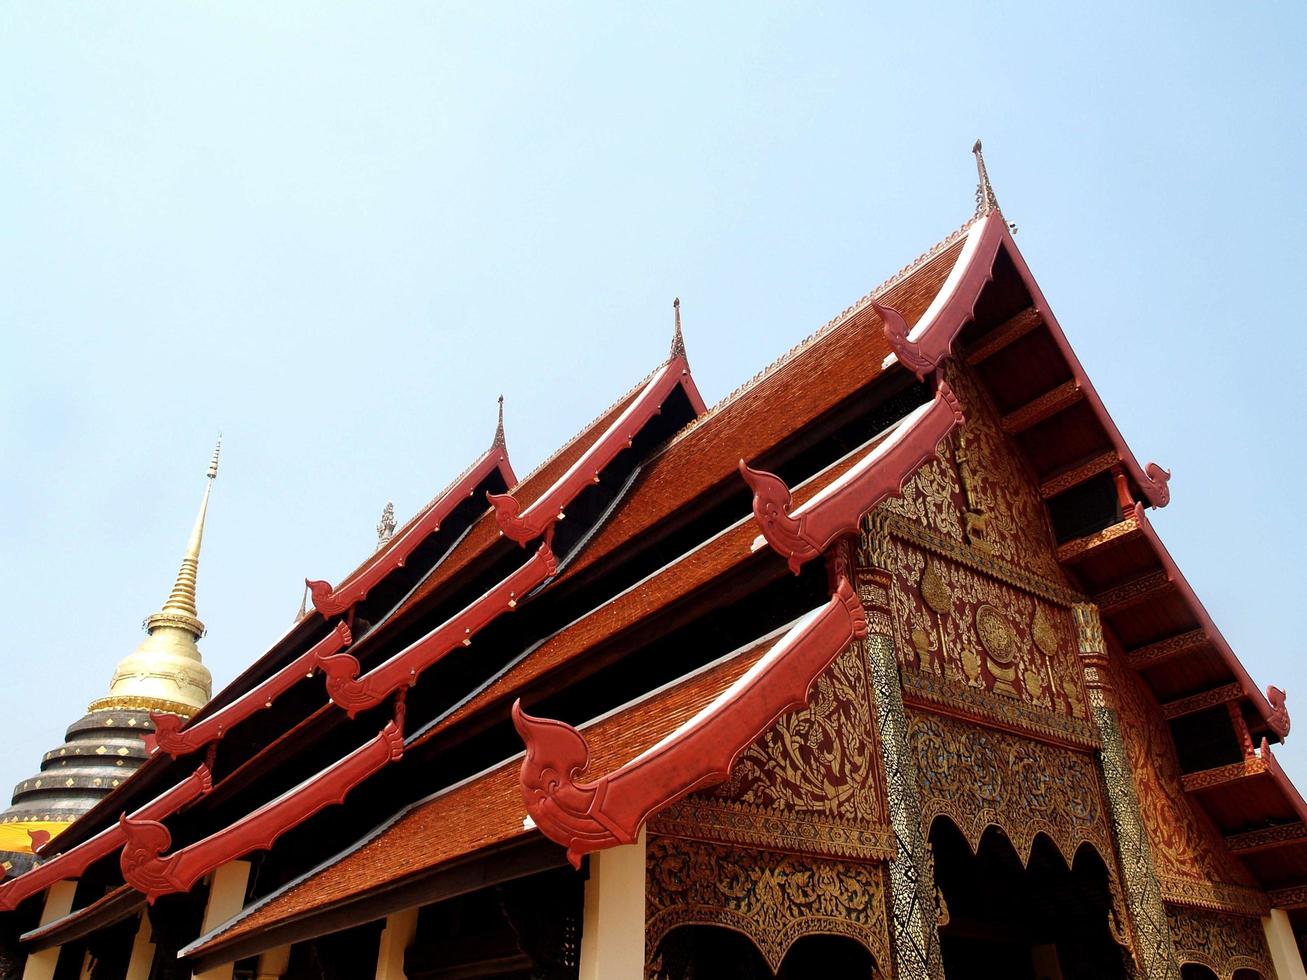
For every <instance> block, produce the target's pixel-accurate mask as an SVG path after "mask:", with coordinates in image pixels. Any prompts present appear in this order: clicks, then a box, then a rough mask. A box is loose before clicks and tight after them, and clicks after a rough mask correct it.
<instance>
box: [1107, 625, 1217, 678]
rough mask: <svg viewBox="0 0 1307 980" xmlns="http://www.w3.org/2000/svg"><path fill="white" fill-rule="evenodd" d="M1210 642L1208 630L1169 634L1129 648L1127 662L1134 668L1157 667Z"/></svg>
mask: <svg viewBox="0 0 1307 980" xmlns="http://www.w3.org/2000/svg"><path fill="white" fill-rule="evenodd" d="M1210 642H1211V637H1209V636H1208V635H1207V630H1204V629H1196V630H1188V631H1186V632H1184V633H1177V634H1175V635H1174V636H1168V637H1166V639H1163V640H1158V641H1157V642H1155V643H1149V644H1147V645H1145V646H1141V647H1134V648H1133V649H1131V650H1127V651H1126V654H1125V662H1126V664H1127V665H1129V666H1130V667H1131V668H1132V669H1134V670H1144V669H1145V668H1148V667H1156V666H1157V665H1158V664H1161V663H1166V661H1168V660H1174V659H1175V658H1177V657H1183V656H1184V655H1185V654H1189V653H1193V652H1194V651H1195V650H1201V649H1202V648H1203V647H1205V646H1207V645H1208V643H1210Z"/></svg>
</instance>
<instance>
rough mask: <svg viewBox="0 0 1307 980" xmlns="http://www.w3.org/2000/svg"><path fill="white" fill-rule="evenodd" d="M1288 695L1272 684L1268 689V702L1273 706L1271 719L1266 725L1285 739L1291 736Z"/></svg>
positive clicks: (1268, 719)
mask: <svg viewBox="0 0 1307 980" xmlns="http://www.w3.org/2000/svg"><path fill="white" fill-rule="evenodd" d="M1287 698H1288V695H1286V694H1285V693H1284V691H1282V690H1281V689H1280V688H1278V687H1276V686H1275V685H1274V684H1272V685H1271V686H1270V687H1268V688H1267V689H1266V700H1267V701H1268V702H1269V703H1270V705H1271V714H1270V717H1268V718H1267V719H1266V723H1267V724H1268V725H1270V726H1271V731H1273V732H1275V734H1276V735H1279V736H1280V738H1285V737H1286V736H1287V735H1288V734H1289V724H1290V723H1289V705H1288V704H1287V703H1286V701H1287Z"/></svg>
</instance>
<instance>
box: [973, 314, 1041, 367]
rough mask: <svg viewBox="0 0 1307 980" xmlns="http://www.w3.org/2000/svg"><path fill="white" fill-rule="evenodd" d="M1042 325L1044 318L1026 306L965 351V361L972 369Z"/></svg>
mask: <svg viewBox="0 0 1307 980" xmlns="http://www.w3.org/2000/svg"><path fill="white" fill-rule="evenodd" d="M1043 325H1044V318H1043V316H1042V315H1041V314H1040V312H1039V311H1038V310H1037V309H1035V308H1034V307H1033V306H1028V307H1026V308H1025V309H1024V310H1022V311H1021V312H1020V313H1018V314H1017V315H1016V316H1014V317H1012V318H1011V319H1010V320H1008V321H1007V322H1006V323H1003V324H1000V325H999V326H997V327H995V328H994V329H993V330H991V331H990V332H989V333H987V334H986V335H985V337H984V339H982V340H980V341H977V342H976V343H975V344H973V345H972V347H971V349H970V350H968V351H967V353H966V357H965V360H966V362H967V363H968V364H970V365H971V366H972V367H975V366H976V365H978V364H983V363H984V362H985V361H987V360H989V359H990V358H991V357H993V356H994V355H995V354H997V353H998V352H999V351H1001V350H1006V349H1007V348H1008V347H1010V346H1011V345H1012V344H1015V343H1016V342H1017V341H1018V340H1020V339H1021V338H1022V337H1024V336H1026V335H1027V334H1029V333H1032V332H1033V331H1035V330H1038V329H1039V328H1040V327H1042V326H1043Z"/></svg>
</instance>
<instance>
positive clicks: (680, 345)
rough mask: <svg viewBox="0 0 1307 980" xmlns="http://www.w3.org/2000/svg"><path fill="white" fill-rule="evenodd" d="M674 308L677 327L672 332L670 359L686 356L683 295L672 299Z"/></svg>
mask: <svg viewBox="0 0 1307 980" xmlns="http://www.w3.org/2000/svg"><path fill="white" fill-rule="evenodd" d="M672 309H673V310H674V311H675V318H676V329H675V330H674V331H673V333H672V355H671V357H670V358H669V360H675V359H676V358H678V357H684V356H685V338H684V337H683V336H681V297H679V296H677V297H676V298H675V299H674V300H672Z"/></svg>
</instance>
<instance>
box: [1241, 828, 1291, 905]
mask: <svg viewBox="0 0 1307 980" xmlns="http://www.w3.org/2000/svg"><path fill="white" fill-rule="evenodd" d="M1300 843H1307V823H1303V822H1302V821H1301V820H1295V821H1293V822H1292V823H1282V824H1276V825H1275V826H1274V827H1263V828H1262V829H1260V830H1248V831H1244V832H1243V833H1241V834H1226V835H1225V846H1226V847H1228V848H1229V849H1230V853H1231V854H1239V855H1243V854H1255V853H1257V852H1259V851H1269V850H1273V849H1275V848H1277V847H1285V846H1286V845H1289V844H1300ZM1272 904H1274V903H1272Z"/></svg>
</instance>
